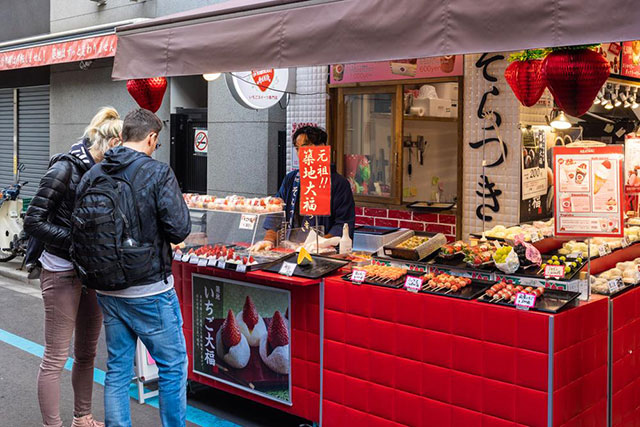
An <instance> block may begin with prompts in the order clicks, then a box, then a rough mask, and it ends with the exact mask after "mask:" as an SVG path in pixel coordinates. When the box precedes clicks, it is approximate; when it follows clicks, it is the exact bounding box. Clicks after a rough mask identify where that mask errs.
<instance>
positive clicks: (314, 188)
mask: <svg viewBox="0 0 640 427" xmlns="http://www.w3.org/2000/svg"><path fill="white" fill-rule="evenodd" d="M298 157H299V158H298V160H299V162H300V196H299V197H300V215H302V216H304V215H331V147H329V146H307V147H300V150H298Z"/></svg>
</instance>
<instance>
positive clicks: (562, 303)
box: [478, 288, 580, 314]
mask: <svg viewBox="0 0 640 427" xmlns="http://www.w3.org/2000/svg"><path fill="white" fill-rule="evenodd" d="M579 296H580V292H571V291H559V290H556V289H549V288H546V289H545V290H544V295H542V297H541V298H536V305H535V306H534V307H532V308H531V310H532V311H541V312H544V313H552V314H554V313H557V312H559V311H560V310H562V309H563V308H565V307H567V306H568V305H569V304H571V303H573V302H574V301H575V300H576V298H578V297H579ZM478 301H481V302H484V303H486V304H494V305H502V306H505V307H514V308H515V304H512V303H509V302H504V301H500V302H492V301H491V298H489V297H488V296H481V297H480V298H478Z"/></svg>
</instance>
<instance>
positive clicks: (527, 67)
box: [504, 50, 547, 107]
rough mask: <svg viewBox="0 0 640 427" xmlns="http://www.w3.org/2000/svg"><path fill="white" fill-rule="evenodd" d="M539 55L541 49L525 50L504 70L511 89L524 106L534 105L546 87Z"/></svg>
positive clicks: (540, 54)
mask: <svg viewBox="0 0 640 427" xmlns="http://www.w3.org/2000/svg"><path fill="white" fill-rule="evenodd" d="M541 56H542V51H538V50H536V51H525V52H524V53H523V54H521V55H519V56H517V57H516V58H515V59H516V60H515V61H514V62H512V63H511V65H509V66H508V67H507V69H506V70H505V72H504V77H505V78H506V79H507V83H509V86H511V90H512V91H513V93H514V94H515V96H516V98H518V101H520V103H521V104H522V105H524V106H525V107H531V106H532V105H535V104H536V102H538V100H539V99H540V97H541V96H542V93H543V92H544V90H545V88H546V87H547V82H546V80H545V78H544V73H543V72H542V59H540V57H541Z"/></svg>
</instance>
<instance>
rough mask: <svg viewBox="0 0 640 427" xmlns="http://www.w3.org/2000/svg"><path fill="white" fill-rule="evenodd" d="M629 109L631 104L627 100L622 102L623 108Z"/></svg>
mask: <svg viewBox="0 0 640 427" xmlns="http://www.w3.org/2000/svg"><path fill="white" fill-rule="evenodd" d="M629 107H631V103H630V102H629V100H628V99H627V100H626V101H624V108H629Z"/></svg>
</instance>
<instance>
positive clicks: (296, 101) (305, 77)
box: [287, 67, 329, 171]
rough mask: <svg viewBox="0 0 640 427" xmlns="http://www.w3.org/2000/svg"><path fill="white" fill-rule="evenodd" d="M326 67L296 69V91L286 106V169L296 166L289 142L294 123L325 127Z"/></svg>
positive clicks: (293, 152)
mask: <svg viewBox="0 0 640 427" xmlns="http://www.w3.org/2000/svg"><path fill="white" fill-rule="evenodd" d="M328 73H329V70H328V67H303V68H298V69H297V71H296V92H297V93H299V94H314V95H291V98H290V100H289V105H288V106H287V171H290V170H292V169H294V168H297V161H295V160H294V159H293V156H295V150H294V149H293V146H292V144H291V136H292V134H293V129H294V125H295V124H299V123H314V124H317V125H318V126H320V127H322V128H325V129H326V127H327V104H326V102H327V95H326V92H327V77H328Z"/></svg>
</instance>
